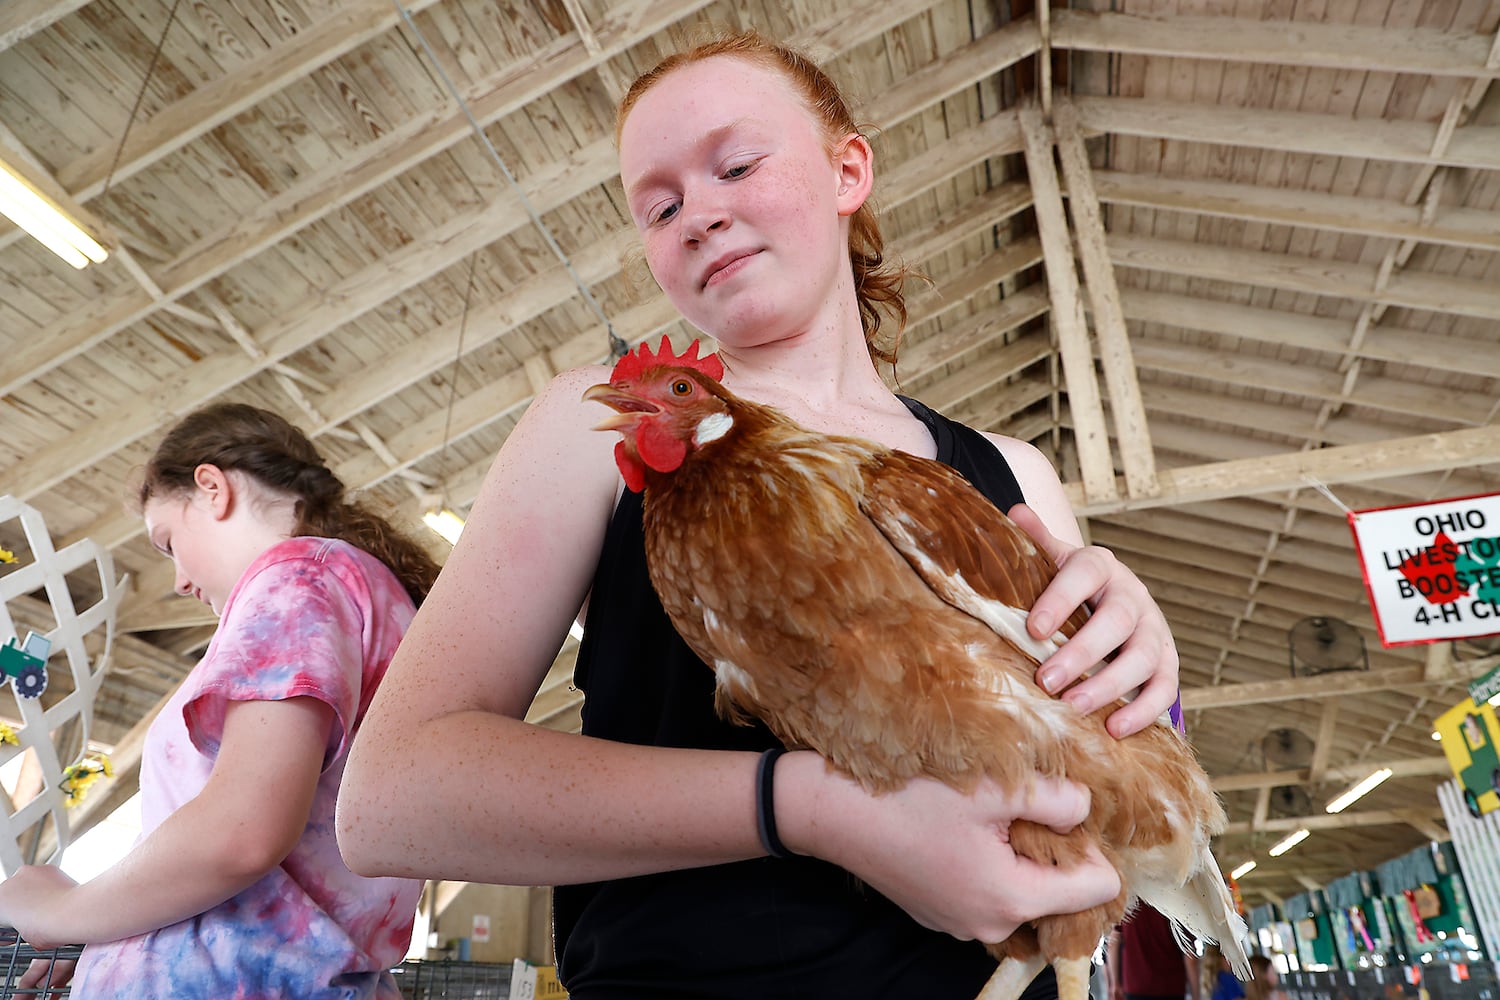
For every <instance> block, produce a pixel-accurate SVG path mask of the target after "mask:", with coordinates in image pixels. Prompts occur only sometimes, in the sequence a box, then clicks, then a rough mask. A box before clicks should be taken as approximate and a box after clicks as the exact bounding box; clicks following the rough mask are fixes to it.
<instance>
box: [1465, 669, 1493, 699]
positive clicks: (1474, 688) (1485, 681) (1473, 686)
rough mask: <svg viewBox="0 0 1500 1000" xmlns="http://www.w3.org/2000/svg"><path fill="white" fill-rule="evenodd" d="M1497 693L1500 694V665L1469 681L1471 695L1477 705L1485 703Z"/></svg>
mask: <svg viewBox="0 0 1500 1000" xmlns="http://www.w3.org/2000/svg"><path fill="white" fill-rule="evenodd" d="M1497 694H1500V667H1496V668H1495V669H1494V670H1491V671H1490V672H1489V673H1487V674H1485V675H1484V676H1483V677H1479V678H1476V679H1475V680H1472V681H1470V682H1469V697H1470V698H1473V699H1474V704H1476V705H1483V704H1484V703H1485V702H1487V701H1489V700H1490V699H1491V698H1493V697H1494V696H1495V695H1497Z"/></svg>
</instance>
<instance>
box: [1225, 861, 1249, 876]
mask: <svg viewBox="0 0 1500 1000" xmlns="http://www.w3.org/2000/svg"><path fill="white" fill-rule="evenodd" d="M1254 870H1255V861H1254V860H1253V859H1252V860H1250V861H1246V862H1245V863H1244V864H1242V865H1240V866H1239V867H1238V868H1236V869H1235V870H1234V871H1232V872H1230V873H1229V877H1230V878H1233V879H1240V878H1244V877H1245V876H1246V875H1248V874H1250V873H1251V872H1253V871H1254Z"/></svg>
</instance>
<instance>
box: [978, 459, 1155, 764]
mask: <svg viewBox="0 0 1500 1000" xmlns="http://www.w3.org/2000/svg"><path fill="white" fill-rule="evenodd" d="M986 436H987V437H989V438H990V440H991V441H993V442H994V443H995V446H996V447H998V448H999V449H1000V451H1001V452H1002V453H1003V454H1004V455H1005V458H1006V460H1007V461H1008V462H1009V463H1010V467H1011V469H1012V471H1014V472H1015V474H1016V478H1017V479H1018V480H1019V481H1020V484H1021V488H1022V490H1023V492H1024V493H1025V495H1026V498H1027V502H1026V503H1025V504H1022V505H1018V506H1016V507H1013V508H1012V509H1011V510H1010V511H1008V512H1007V513H1009V515H1010V517H1011V519H1012V520H1013V521H1015V522H1016V524H1018V525H1020V527H1021V529H1022V530H1023V531H1025V532H1026V533H1027V534H1028V535H1030V536H1031V537H1032V540H1034V541H1035V542H1036V543H1037V544H1039V545H1040V546H1042V548H1043V549H1045V550H1046V551H1047V554H1048V555H1050V556H1052V558H1053V560H1054V561H1056V563H1057V564H1058V574H1057V577H1056V579H1054V580H1053V581H1052V583H1051V584H1050V585H1049V586H1048V587H1047V589H1046V590H1045V591H1044V592H1043V593H1042V596H1041V597H1040V598H1038V599H1037V602H1036V604H1035V606H1034V607H1033V608H1032V612H1031V617H1030V619H1029V622H1028V630H1029V631H1030V632H1031V634H1032V635H1034V636H1036V637H1038V638H1041V637H1044V636H1048V635H1051V634H1052V633H1053V631H1054V630H1055V629H1056V628H1057V626H1058V625H1059V624H1061V623H1062V622H1063V621H1066V620H1067V618H1068V616H1069V615H1071V614H1072V613H1073V611H1074V610H1075V609H1077V608H1078V607H1080V606H1081V605H1083V604H1085V603H1087V604H1088V605H1089V606H1090V607H1091V608H1092V610H1093V613H1092V614H1091V615H1090V617H1089V620H1088V622H1087V623H1086V624H1085V625H1084V626H1083V628H1081V629H1079V631H1078V634H1077V635H1075V636H1074V637H1073V638H1072V639H1070V640H1068V642H1066V643H1064V644H1063V646H1062V648H1061V649H1059V650H1058V651H1057V652H1056V653H1054V654H1053V655H1052V656H1051V657H1049V658H1048V660H1047V662H1046V663H1045V664H1044V665H1043V667H1042V670H1041V672H1040V674H1039V675H1038V680H1040V681H1041V683H1042V686H1043V687H1046V688H1047V689H1048V690H1049V691H1062V690H1063V689H1065V688H1066V691H1065V692H1064V693H1063V695H1062V696H1061V697H1062V699H1063V700H1064V701H1067V702H1069V703H1070V704H1072V705H1073V706H1075V707H1076V708H1077V709H1078V710H1079V711H1080V712H1091V711H1093V710H1094V709H1095V708H1097V707H1099V706H1100V705H1108V704H1110V703H1111V702H1113V701H1116V700H1118V699H1119V698H1121V697H1122V696H1125V695H1128V694H1130V693H1131V692H1132V691H1135V690H1136V689H1137V688H1139V689H1140V691H1139V693H1138V694H1137V695H1136V696H1135V698H1134V700H1132V701H1131V702H1130V703H1129V704H1127V705H1125V706H1124V707H1122V708H1118V709H1116V710H1115V711H1114V712H1113V713H1111V714H1110V716H1109V720H1108V722H1107V723H1106V726H1107V727H1108V729H1109V731H1110V732H1111V733H1113V734H1114V735H1115V736H1118V737H1124V736H1129V735H1130V734H1131V733H1135V732H1139V731H1140V730H1142V729H1145V728H1146V727H1147V726H1149V725H1151V724H1152V723H1153V722H1155V721H1156V719H1157V718H1159V717H1160V716H1161V715H1162V713H1164V712H1166V711H1167V709H1169V708H1171V706H1172V703H1173V702H1174V701H1176V700H1177V667H1178V659H1177V646H1176V644H1175V643H1174V642H1173V641H1172V630H1171V627H1170V626H1168V625H1167V619H1166V616H1165V615H1164V614H1162V611H1161V608H1159V607H1157V604H1156V601H1155V600H1153V599H1152V597H1151V594H1150V593H1149V592H1148V591H1147V590H1146V585H1145V584H1144V583H1142V582H1141V580H1140V578H1139V577H1137V576H1136V575H1135V574H1134V573H1132V572H1131V571H1130V570H1129V569H1128V568H1127V567H1126V566H1125V565H1123V564H1122V563H1121V562H1120V561H1119V560H1118V559H1116V558H1115V556H1114V553H1112V552H1110V551H1109V550H1108V549H1106V548H1104V547H1102V546H1099V545H1087V546H1085V545H1084V544H1083V535H1082V533H1081V532H1080V531H1079V530H1078V521H1077V518H1076V517H1075V516H1074V514H1073V506H1072V504H1070V503H1069V502H1068V497H1067V494H1066V493H1064V492H1063V488H1062V483H1061V482H1060V481H1059V480H1058V478H1057V472H1056V470H1055V469H1053V467H1052V463H1050V462H1048V461H1047V458H1046V456H1044V455H1043V454H1042V453H1041V452H1039V451H1037V449H1035V448H1033V447H1032V446H1031V445H1029V444H1026V443H1025V442H1022V441H1017V440H1015V439H1014V438H1004V437H999V436H998V435H986ZM1111 654H1113V655H1112V656H1111ZM1106 657H1111V658H1110V660H1109V665H1108V667H1107V668H1106V669H1104V670H1100V671H1099V672H1098V673H1096V674H1094V676H1092V677H1090V678H1087V679H1086V680H1083V681H1080V682H1079V683H1077V684H1074V685H1073V686H1072V687H1068V685H1069V684H1072V683H1073V681H1075V680H1078V678H1080V677H1082V676H1083V675H1084V673H1085V672H1086V671H1088V670H1090V669H1092V668H1093V667H1094V666H1095V665H1096V664H1098V663H1100V662H1101V661H1103V660H1104V659H1105V658H1106Z"/></svg>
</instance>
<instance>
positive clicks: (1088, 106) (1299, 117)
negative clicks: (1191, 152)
mask: <svg viewBox="0 0 1500 1000" xmlns="http://www.w3.org/2000/svg"><path fill="white" fill-rule="evenodd" d="M1074 101H1075V102H1076V103H1077V105H1078V117H1079V120H1080V121H1081V122H1082V123H1083V126H1084V127H1085V128H1087V129H1095V130H1097V131H1100V132H1108V133H1111V134H1114V135H1136V136H1149V137H1152V138H1157V139H1178V140H1181V141H1183V142H1203V143H1217V144H1222V145H1228V146H1246V147H1254V148H1260V149H1279V150H1283V151H1285V152H1289V153H1313V154H1317V155H1322V156H1337V157H1351V158H1357V159H1365V160H1376V161H1391V162H1398V163H1421V164H1427V163H1432V164H1438V165H1447V166H1452V167H1473V168H1477V169H1481V170H1496V169H1500V126H1493V125H1484V126H1479V125H1470V126H1467V127H1465V128H1464V129H1462V130H1461V131H1459V132H1457V133H1455V134H1454V136H1453V138H1452V141H1451V142H1449V143H1448V145H1447V148H1446V149H1444V150H1443V151H1442V152H1441V153H1439V154H1437V155H1433V152H1432V150H1433V144H1434V142H1435V141H1436V139H1437V137H1438V131H1439V128H1440V124H1431V123H1427V122H1409V121H1388V120H1385V119H1378V118H1368V119H1367V118H1360V119H1355V118H1350V117H1349V116H1348V115H1330V114H1314V113H1311V112H1305V111H1262V110H1258V109H1246V108H1239V107H1228V106H1225V105H1220V104H1190V103H1185V102H1180V101H1159V100H1148V99H1146V98H1133V97H1075V98H1074Z"/></svg>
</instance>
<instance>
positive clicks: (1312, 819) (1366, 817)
mask: <svg viewBox="0 0 1500 1000" xmlns="http://www.w3.org/2000/svg"><path fill="white" fill-rule="evenodd" d="M1415 816H1420V817H1421V818H1423V819H1427V820H1438V819H1442V818H1443V811H1442V810H1441V809H1421V810H1416V811H1415V812H1413V811H1412V810H1410V809H1375V810H1370V811H1368V812H1355V813H1350V812H1341V813H1335V814H1333V815H1323V816H1282V817H1278V818H1277V819H1268V820H1266V821H1265V822H1264V823H1262V824H1260V826H1258V827H1252V826H1251V824H1250V823H1249V822H1239V823H1230V824H1229V825H1228V826H1226V827H1225V828H1224V832H1223V834H1221V836H1226V835H1232V834H1237V833H1265V832H1269V831H1285V832H1290V831H1292V830H1301V829H1303V828H1306V829H1308V830H1314V831H1316V830H1344V829H1348V828H1349V827H1352V826H1410V825H1411V824H1412V819H1413V817H1415Z"/></svg>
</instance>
